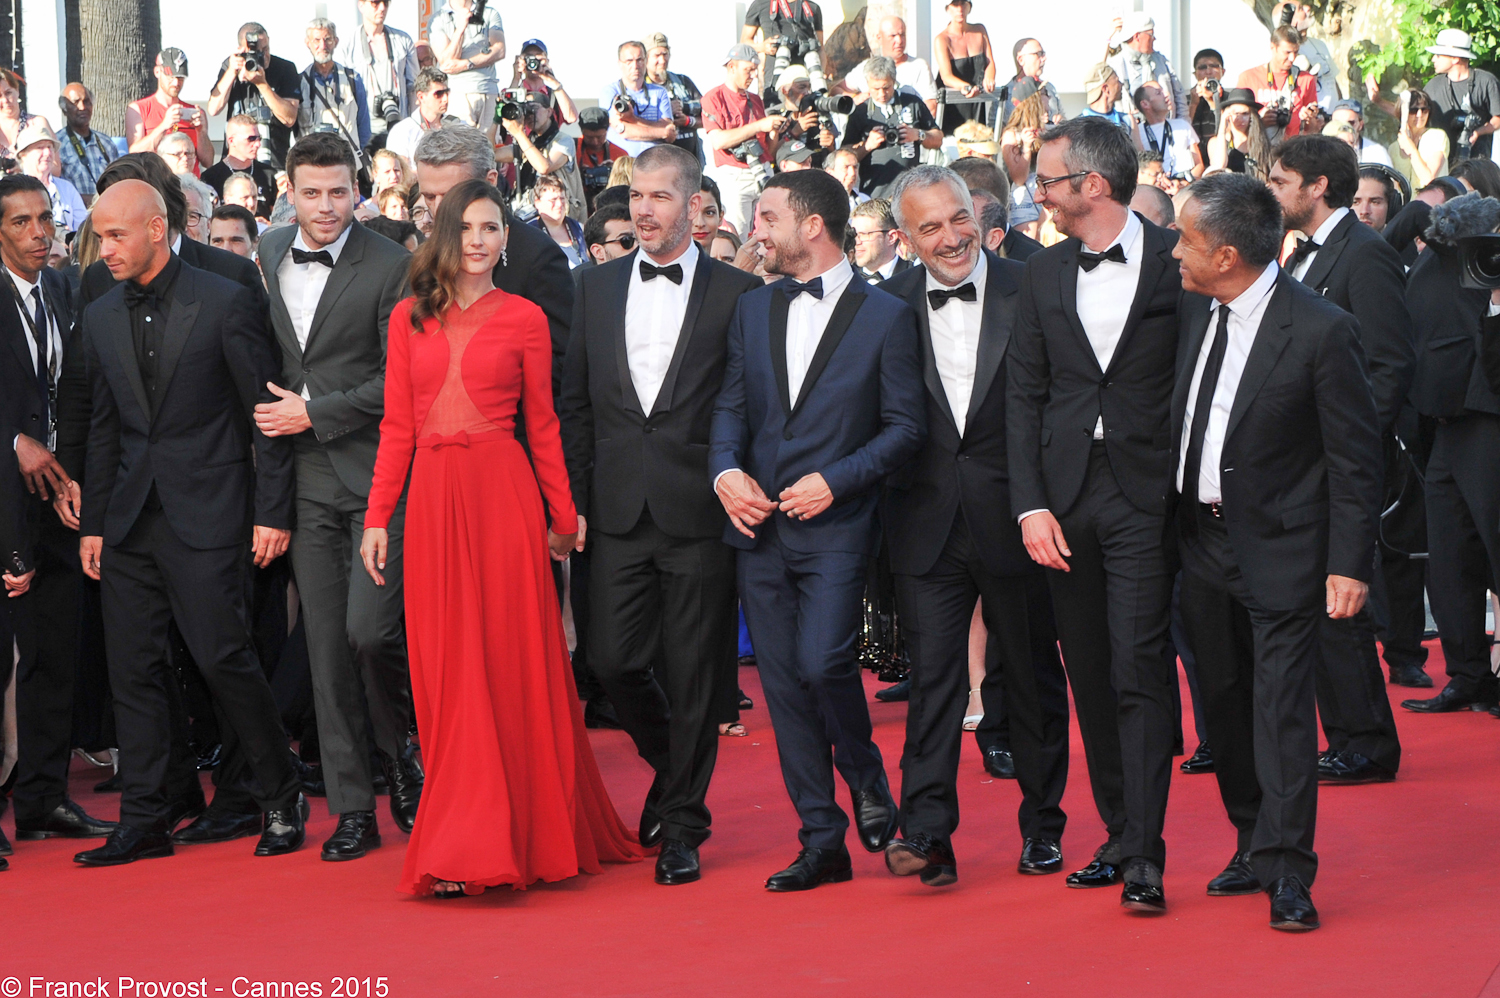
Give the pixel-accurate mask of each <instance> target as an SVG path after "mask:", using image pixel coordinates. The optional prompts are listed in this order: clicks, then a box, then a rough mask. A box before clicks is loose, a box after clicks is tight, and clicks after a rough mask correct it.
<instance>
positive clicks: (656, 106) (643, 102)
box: [599, 41, 677, 156]
mask: <svg viewBox="0 0 1500 998" xmlns="http://www.w3.org/2000/svg"><path fill="white" fill-rule="evenodd" d="M615 55H616V57H617V58H618V59H619V62H620V78H619V79H618V80H616V81H615V82H614V83H611V84H610V85H609V86H607V87H605V88H604V91H603V93H601V94H600V95H599V106H600V107H602V108H607V109H608V110H609V122H610V126H609V138H610V141H611V142H613V143H614V144H615V145H617V146H619V147H620V148H621V149H624V150H625V151H626V152H627V153H629V154H630V155H632V156H639V155H640V154H641V153H643V152H645V151H646V150H647V149H649V148H651V147H652V146H654V145H659V144H660V143H663V142H676V141H677V125H676V124H675V123H674V122H673V120H672V98H671V96H670V95H669V94H668V93H667V91H666V88H665V87H659V86H657V85H656V84H655V83H652V82H651V81H649V80H647V79H646V46H645V45H644V44H642V43H641V42H635V41H630V42H624V43H622V44H621V45H620V47H619V48H618V49H617V50H616V51H615Z"/></svg>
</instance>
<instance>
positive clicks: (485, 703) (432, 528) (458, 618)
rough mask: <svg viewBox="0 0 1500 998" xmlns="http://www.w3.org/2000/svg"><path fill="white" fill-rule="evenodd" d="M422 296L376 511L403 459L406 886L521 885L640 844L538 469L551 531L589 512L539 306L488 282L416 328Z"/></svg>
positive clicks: (382, 517)
mask: <svg viewBox="0 0 1500 998" xmlns="http://www.w3.org/2000/svg"><path fill="white" fill-rule="evenodd" d="M412 303H413V300H412V299H410V298H408V299H407V300H405V301H403V302H401V303H400V304H398V305H397V306H396V307H395V309H393V310H392V312H391V321H390V333H389V344H388V348H387V351H388V353H387V361H386V379H385V417H384V419H383V420H382V422H381V424H380V451H379V455H378V457H377V458H376V461H375V480H374V484H373V485H372V486H371V489H370V503H369V511H368V513H367V514H366V517H365V524H366V526H370V527H384V526H385V525H386V524H387V523H389V521H390V517H391V513H392V511H393V510H394V508H395V505H396V501H397V499H398V498H399V496H400V494H401V488H402V486H403V484H405V482H406V476H407V470H408V468H410V470H411V486H410V492H409V494H408V497H407V505H406V536H405V540H404V542H403V543H404V544H405V556H406V571H405V589H406V632H407V642H408V645H409V651H410V659H411V685H412V697H413V701H414V704H415V707H416V716H417V727H418V730H419V731H420V732H421V736H422V758H423V762H424V764H425V766H426V770H427V779H426V785H425V786H424V788H423V790H422V803H421V807H420V808H419V809H418V811H417V823H416V827H415V828H413V829H412V833H411V842H410V844H409V845H408V846H407V850H406V865H405V868H404V869H403V871H402V874H401V882H400V884H399V885H398V887H399V889H400V890H402V891H405V892H407V893H410V894H426V893H430V892H431V890H432V886H433V883H434V882H435V881H440V880H451V881H462V882H463V883H465V884H466V885H467V886H466V889H467V890H468V892H469V893H478V892H479V891H480V889H481V888H484V887H492V886H495V885H498V884H510V885H511V886H512V887H516V888H524V887H525V886H526V885H527V884H530V883H533V882H535V881H537V880H547V881H555V880H563V879H565V878H567V877H572V876H575V875H576V874H578V873H579V872H585V871H586V872H588V873H598V872H599V870H600V863H601V862H622V861H628V860H634V859H638V858H640V855H641V850H640V846H639V845H637V844H636V843H635V841H634V840H633V838H632V837H631V835H630V834H629V832H627V831H626V828H625V825H624V824H623V823H622V822H621V821H620V817H619V815H618V814H617V813H616V812H615V809H614V805H613V804H611V803H610V800H609V795H608V794H607V793H606V792H605V789H604V783H603V780H602V779H601V778H600V776H599V768H598V766H597V765H596V763H595V762H594V755H593V751H592V749H590V747H589V743H588V737H587V735H586V733H585V730H584V726H583V714H582V712H581V710H580V709H579V706H578V695H577V691H576V689H575V687H574V685H573V677H572V673H571V671H570V668H569V665H568V650H567V644H566V640H565V638H564V636H563V626H562V613H561V610H560V608H559V606H558V603H557V589H556V587H555V586H554V584H553V581H552V571H551V568H550V566H549V556H548V551H547V517H546V515H545V513H544V511H543V508H542V496H541V494H539V493H538V491H537V483H538V481H540V483H541V489H542V492H543V493H545V495H546V499H547V505H548V506H549V507H550V509H551V513H552V523H553V529H554V530H556V531H557V532H558V533H571V532H573V531H574V530H576V529H577V524H578V518H577V514H576V513H575V511H574V509H573V499H572V495H571V492H570V491H569V486H568V475H567V470H566V467H565V466H564V464H563V455H562V444H561V441H560V438H559V435H558V422H557V414H556V413H555V412H554V411H553V408H552V376H551V366H552V359H551V358H552V339H551V334H550V332H549V331H548V328H547V321H546V318H545V317H544V316H543V314H542V311H541V309H539V308H537V306H535V305H533V304H532V303H531V302H529V301H527V300H525V299H524V298H519V297H515V296H512V295H509V294H506V293H505V292H503V291H499V290H495V291H491V292H490V293H489V294H488V295H486V296H485V297H483V298H481V299H480V300H479V301H477V302H475V303H474V304H473V305H471V306H470V307H469V308H468V310H466V311H461V310H459V309H458V308H457V307H456V306H455V307H452V308H450V309H449V311H448V313H447V316H446V321H445V322H444V324H443V325H441V326H439V325H438V324H437V323H436V322H434V321H433V320H428V321H427V323H426V324H425V326H426V328H425V330H424V331H423V332H413V330H412V325H411V318H410V313H411V306H412ZM518 403H519V404H520V405H522V406H524V411H525V414H526V427H527V432H528V436H529V438H530V442H531V448H532V458H533V461H534V463H535V472H534V473H533V470H532V462H528V461H527V459H526V454H525V452H524V451H523V450H522V449H521V445H520V444H518V443H517V442H516V439H515V436H514V435H513V432H512V431H513V428H514V426H515V414H516V407H517V404H518ZM417 427H420V428H421V429H420V432H417V429H416V428H417Z"/></svg>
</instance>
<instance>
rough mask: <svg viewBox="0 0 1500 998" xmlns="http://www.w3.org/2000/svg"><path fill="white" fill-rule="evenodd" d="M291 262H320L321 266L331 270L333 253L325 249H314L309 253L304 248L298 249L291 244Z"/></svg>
mask: <svg viewBox="0 0 1500 998" xmlns="http://www.w3.org/2000/svg"><path fill="white" fill-rule="evenodd" d="M292 262H293V263H321V264H322V265H323V266H325V267H327V268H328V269H329V270H332V269H333V254H332V253H330V252H328V251H327V250H314V251H313V252H311V253H309V252H307V251H306V250H299V249H298V248H297V247H295V246H293V247H292Z"/></svg>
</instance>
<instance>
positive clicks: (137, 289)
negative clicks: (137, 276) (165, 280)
mask: <svg viewBox="0 0 1500 998" xmlns="http://www.w3.org/2000/svg"><path fill="white" fill-rule="evenodd" d="M157 301H158V298H157V295H156V292H155V291H153V290H152V289H151V288H149V287H146V288H143V287H141V286H140V285H139V284H137V283H135V282H134V281H126V282H125V307H126V308H131V309H135V308H140V307H141V306H142V305H154V304H156V302H157Z"/></svg>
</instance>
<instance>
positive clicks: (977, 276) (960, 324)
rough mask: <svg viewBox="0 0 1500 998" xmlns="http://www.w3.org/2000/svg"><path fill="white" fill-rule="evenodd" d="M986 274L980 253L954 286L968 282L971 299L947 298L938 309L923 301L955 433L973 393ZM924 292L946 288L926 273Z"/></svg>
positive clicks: (961, 428) (961, 427)
mask: <svg viewBox="0 0 1500 998" xmlns="http://www.w3.org/2000/svg"><path fill="white" fill-rule="evenodd" d="M988 275H989V264H988V263H986V262H985V259H984V254H983V253H980V254H979V262H978V263H976V264H975V265H974V269H973V270H972V271H971V272H970V273H969V276H968V277H966V278H964V279H963V280H961V281H959V282H958V284H955V285H954V287H961V286H963V285H965V284H968V283H970V282H972V283H973V285H974V290H975V292H977V294H976V295H975V299H974V300H973V301H971V302H970V301H960V300H959V299H957V298H950V299H949V300H948V302H947V304H945V305H944V306H943V307H942V308H933V307H932V300H931V299H928V302H927V326H928V328H929V329H930V330H931V331H932V355H933V358H934V359H935V360H936V361H937V371H938V377H939V378H941V379H942V382H943V391H944V392H946V393H947V395H948V408H950V409H952V410H953V421H954V422H955V423H957V424H958V435H959V436H960V437H962V436H963V435H964V424H965V423H966V422H967V420H968V416H969V400H970V399H971V398H973V395H974V373H975V371H976V369H977V367H978V360H979V326H980V324H981V323H982V322H983V321H984V285H985V279H986V278H987V277H988ZM927 290H928V291H948V290H950V289H949V288H948V286H947V285H945V284H940V283H939V282H938V280H937V278H935V277H933V276H932V271H930V270H929V271H928V272H927Z"/></svg>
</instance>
